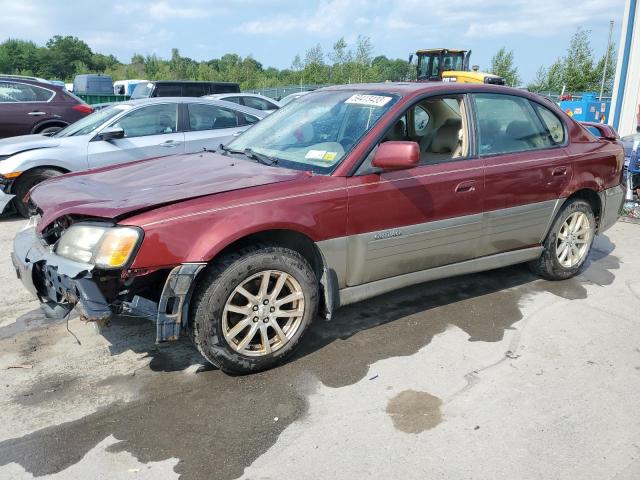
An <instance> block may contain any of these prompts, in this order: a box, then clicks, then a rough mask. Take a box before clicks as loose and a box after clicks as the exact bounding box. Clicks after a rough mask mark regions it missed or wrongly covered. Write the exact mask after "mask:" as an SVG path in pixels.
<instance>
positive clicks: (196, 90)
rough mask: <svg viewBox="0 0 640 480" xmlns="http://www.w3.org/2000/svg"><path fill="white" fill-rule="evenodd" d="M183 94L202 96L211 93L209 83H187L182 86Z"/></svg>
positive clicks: (185, 95)
mask: <svg viewBox="0 0 640 480" xmlns="http://www.w3.org/2000/svg"><path fill="white" fill-rule="evenodd" d="M182 92H183V93H182V95H183V96H184V97H201V96H203V95H207V94H208V93H209V89H208V85H203V84H201V83H185V84H184V85H183V86H182Z"/></svg>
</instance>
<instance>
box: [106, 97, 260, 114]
mask: <svg viewBox="0 0 640 480" xmlns="http://www.w3.org/2000/svg"><path fill="white" fill-rule="evenodd" d="M167 102H172V103H208V104H210V105H217V106H219V107H224V108H232V109H234V110H238V111H240V112H244V113H249V114H251V115H254V116H256V117H260V118H263V117H265V116H266V112H265V111H263V110H256V109H255V108H250V107H245V106H244V105H238V104H236V103H230V102H225V101H224V100H215V99H211V98H205V97H153V98H139V99H137V100H127V101H126V102H118V103H116V104H114V105H134V106H137V105H153V104H156V103H167Z"/></svg>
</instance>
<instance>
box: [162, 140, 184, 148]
mask: <svg viewBox="0 0 640 480" xmlns="http://www.w3.org/2000/svg"><path fill="white" fill-rule="evenodd" d="M180 143H182V142H179V141H178V140H167V141H166V142H162V143H161V144H160V146H161V147H165V148H171V147H177V146H178V145H180Z"/></svg>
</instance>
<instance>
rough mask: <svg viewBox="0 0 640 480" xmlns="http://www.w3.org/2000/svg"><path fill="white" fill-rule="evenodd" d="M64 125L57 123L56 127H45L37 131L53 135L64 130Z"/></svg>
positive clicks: (41, 133)
mask: <svg viewBox="0 0 640 480" xmlns="http://www.w3.org/2000/svg"><path fill="white" fill-rule="evenodd" d="M63 128H64V127H63V126H62V125H56V126H54V127H45V128H43V129H42V130H38V131H37V132H36V133H39V134H40V135H53V134H54V133H56V132H58V131H60V130H62V129H63Z"/></svg>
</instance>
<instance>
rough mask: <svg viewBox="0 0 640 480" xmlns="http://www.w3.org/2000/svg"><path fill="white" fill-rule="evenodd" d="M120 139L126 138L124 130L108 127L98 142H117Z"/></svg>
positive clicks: (102, 132)
mask: <svg viewBox="0 0 640 480" xmlns="http://www.w3.org/2000/svg"><path fill="white" fill-rule="evenodd" d="M118 138H124V130H123V129H122V128H120V127H108V128H105V129H104V130H102V131H101V132H100V133H99V134H98V137H97V140H116V139H118Z"/></svg>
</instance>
